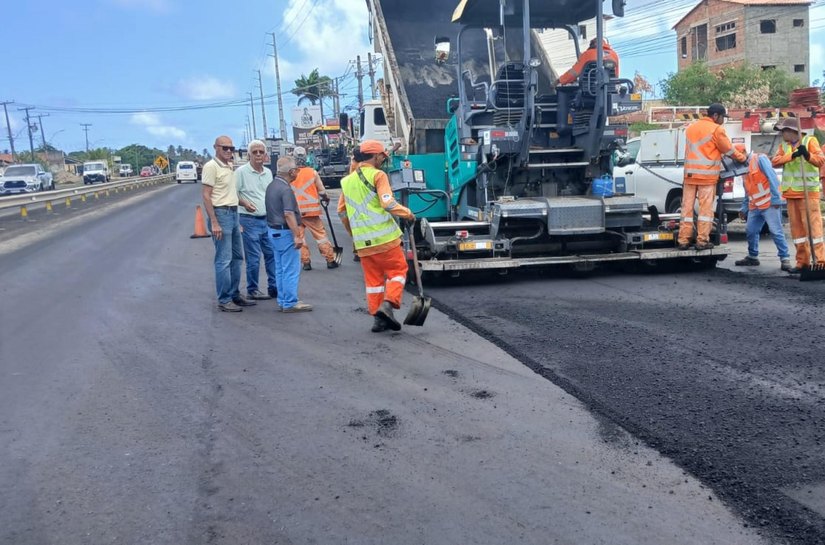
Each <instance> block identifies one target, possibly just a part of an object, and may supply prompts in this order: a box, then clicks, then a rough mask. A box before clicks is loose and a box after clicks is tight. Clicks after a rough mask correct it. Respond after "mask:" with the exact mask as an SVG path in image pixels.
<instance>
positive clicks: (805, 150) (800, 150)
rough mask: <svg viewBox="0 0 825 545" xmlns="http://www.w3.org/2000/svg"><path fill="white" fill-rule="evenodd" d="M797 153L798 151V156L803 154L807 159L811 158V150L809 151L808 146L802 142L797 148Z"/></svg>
mask: <svg viewBox="0 0 825 545" xmlns="http://www.w3.org/2000/svg"><path fill="white" fill-rule="evenodd" d="M796 153H798V155H797V157H799V156H800V155H801V156H802V157H804V158H805V160H806V161H807V160H808V159H810V158H811V152H809V151H808V148H807V146H803V145H802V144H800V145H799V147H798V148H796Z"/></svg>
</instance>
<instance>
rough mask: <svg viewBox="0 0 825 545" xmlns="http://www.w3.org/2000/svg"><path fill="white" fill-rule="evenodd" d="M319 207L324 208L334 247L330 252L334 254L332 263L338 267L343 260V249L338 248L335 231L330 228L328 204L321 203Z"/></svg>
mask: <svg viewBox="0 0 825 545" xmlns="http://www.w3.org/2000/svg"><path fill="white" fill-rule="evenodd" d="M321 206H323V207H324V213H325V214H326V215H327V224H328V225H329V232H330V234H331V235H332V242H333V243H334V246H333V247H332V252H333V253H334V254H335V258H334V259H333V261H335V263H337V264H338V265H340V264H341V261H342V260H343V258H344V249H343V248H341V247H340V246H338V239H336V238H335V229H333V228H332V220H331V219H329V203H325V202H323V201H322V202H321Z"/></svg>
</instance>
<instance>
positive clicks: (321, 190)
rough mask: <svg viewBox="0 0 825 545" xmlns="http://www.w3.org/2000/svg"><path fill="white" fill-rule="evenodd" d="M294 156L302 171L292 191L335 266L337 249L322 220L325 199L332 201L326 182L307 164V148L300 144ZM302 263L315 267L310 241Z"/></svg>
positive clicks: (320, 248) (320, 246)
mask: <svg viewBox="0 0 825 545" xmlns="http://www.w3.org/2000/svg"><path fill="white" fill-rule="evenodd" d="M292 156H293V157H295V162H296V163H297V164H298V175H297V176H296V177H295V179H294V180H293V181H292V191H293V192H294V193H295V199H296V200H297V201H298V208H300V209H301V224H302V225H303V226H304V228H305V229H306V230H309V232H310V233H312V238H314V239H315V243H316V244H317V245H318V251H319V252H321V255H322V256H323V257H324V259H325V260H326V262H327V269H335V268H336V267H338V263H336V262H335V252H333V250H332V244H330V242H329V239H328V238H327V231H326V229H324V222H323V221H321V203H323V204H324V205H326V204H329V197H328V196H327V190H326V188H325V187H324V182H322V181H321V177H320V176H319V175H318V172H317V171H316V170H315V169H314V168H312V167H310V166H308V165H307V162H306V160H307V150H305V149H304V148H302V147H301V146H298V147H296V148H295V150H294V151H293V152H292ZM301 264H302V265H303V268H304V270H305V271H311V270H312V259H311V257H310V255H309V245H308V244H304V245H303V246H302V247H301Z"/></svg>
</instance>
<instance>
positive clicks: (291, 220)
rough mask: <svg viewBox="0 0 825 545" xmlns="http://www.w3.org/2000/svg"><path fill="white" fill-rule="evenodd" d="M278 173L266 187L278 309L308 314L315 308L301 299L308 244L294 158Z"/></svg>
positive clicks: (285, 159)
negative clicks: (304, 249) (295, 188)
mask: <svg viewBox="0 0 825 545" xmlns="http://www.w3.org/2000/svg"><path fill="white" fill-rule="evenodd" d="M277 170H278V172H277V173H276V176H275V179H274V180H272V183H271V184H269V186H268V187H267V188H266V223H267V225H268V226H269V236H270V238H271V242H272V247H273V249H274V250H275V280H276V282H277V284H278V307H279V309H280V311H281V312H287V313H290V312H307V311H310V310H312V305H308V304H306V303H304V302H303V301H299V300H298V282H299V280H300V279H301V252H300V250H301V247H302V246H303V245H304V244H305V242H304V228H303V226H302V225H301V210H300V208H299V207H298V201H297V200H296V198H295V193H294V192H293V191H292V186H291V185H290V184H291V183H292V181H293V180H294V179H295V176H297V175H298V166H297V165H296V163H295V158H294V157H290V156H287V157H281V158H280V159H278V164H277Z"/></svg>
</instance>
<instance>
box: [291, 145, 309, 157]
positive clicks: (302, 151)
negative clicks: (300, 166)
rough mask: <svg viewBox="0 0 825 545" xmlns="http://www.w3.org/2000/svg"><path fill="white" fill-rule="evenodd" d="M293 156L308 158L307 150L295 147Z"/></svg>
mask: <svg viewBox="0 0 825 545" xmlns="http://www.w3.org/2000/svg"><path fill="white" fill-rule="evenodd" d="M292 155H293V157H306V156H307V150H305V149H304V148H302V147H301V146H295V149H294V150H292Z"/></svg>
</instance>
